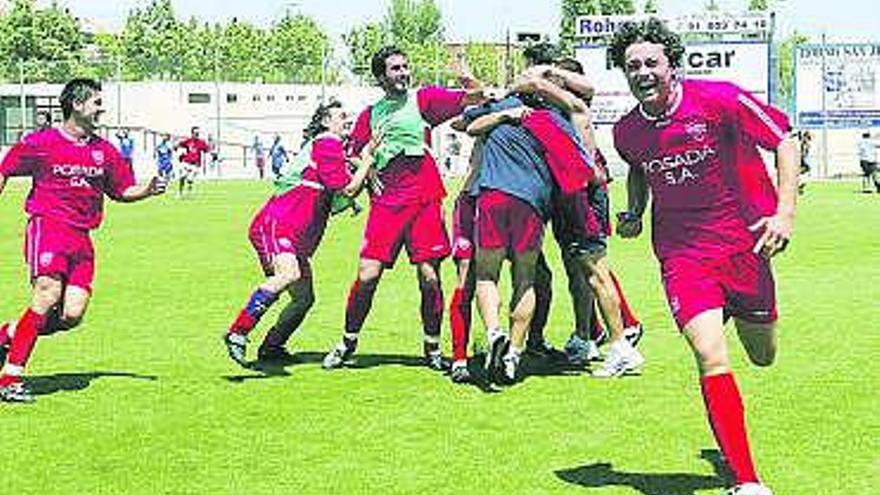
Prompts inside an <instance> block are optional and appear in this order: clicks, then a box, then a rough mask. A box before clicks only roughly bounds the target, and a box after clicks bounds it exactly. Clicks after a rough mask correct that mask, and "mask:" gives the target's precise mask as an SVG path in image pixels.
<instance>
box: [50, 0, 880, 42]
mask: <svg viewBox="0 0 880 495" xmlns="http://www.w3.org/2000/svg"><path fill="white" fill-rule="evenodd" d="M47 1H48V0H47ZM437 2H438V4H439V5H440V8H441V10H442V11H443V15H444V25H445V26H446V32H447V38H448V39H451V40H455V41H465V40H469V39H470V40H501V39H503V36H504V32H505V31H506V30H507V29H510V30H511V32H517V31H530V32H531V31H538V32H549V31H555V29H556V26H558V23H559V18H558V15H559V13H558V11H559V3H560V1H559V0H437ZM642 2H643V0H636V3H637V5H641V3H642ZM707 2H708V0H697V1H686V0H659V3H660V8H661V11H662V12H663V13H664V14H667V15H679V14H684V13H692V12H694V10H695V9H694V7H693V6H694V5H702V4H704V3H707ZM58 3H59V4H61V5H64V6H67V7H68V8H70V10H71V11H72V12H73V13H74V14H75V15H77V16H82V17H88V18H91V19H94V20H95V21H97V22H98V23H99V24H100V25H102V26H105V27H107V28H110V29H118V28H119V27H120V26H121V25H122V24H123V22H124V20H125V17H126V15H127V13H128V11H129V10H130V9H131V8H133V7H136V6H138V5H145V4H147V3H149V2H148V0H88V1H83V0H58ZM387 3H388V2H387V1H386V0H298V1H292V0H246V1H243V0H173V4H174V7H175V10H176V11H177V13H178V15H179V16H182V17H186V18H188V17H190V16H196V17H199V18H201V19H205V20H209V21H221V20H226V19H229V18H231V17H233V16H235V17H238V18H239V19H246V20H249V21H251V22H254V23H257V24H260V25H267V24H268V23H269V22H271V20H272V19H273V18H277V17H278V16H280V15H282V14H283V13H284V11H285V10H286V9H290V10H291V11H301V12H303V13H305V14H308V15H311V16H313V17H314V18H316V19H317V20H318V22H320V23H321V24H322V25H323V26H324V27H325V28H326V29H328V30H329V31H330V32H331V33H333V34H334V35H340V34H342V33H344V32H346V31H347V30H348V29H349V28H350V27H352V26H354V25H357V24H360V23H362V22H364V21H365V20H378V19H380V18H381V17H382V16H383V14H384V12H385V10H386V6H387ZM718 3H719V4H720V5H721V7H722V9H724V10H727V11H730V12H739V11H742V10H744V9H745V6H746V5H747V3H748V2H747V0H737V1H733V0H718ZM771 3H772V4H773V5H775V10H776V11H777V13H778V15H777V22H778V24H777V25H778V27H779V30H780V32H781V33H783V34H785V33H788V32H790V31H791V29H797V30H798V31H801V32H804V33H806V34H808V35H810V36H811V37H812V38H813V39H814V40H816V41H818V39H819V37H820V36H821V34H822V32H823V31H824V32H825V33H826V34H827V37H828V40H829V41H841V42H842V41H880V16H878V15H877V13H878V10H877V6H876V5H877V3H876V0H836V1H834V2H828V1H827V0H781V1H778V0H777V1H775V2H774V1H773V0H771Z"/></svg>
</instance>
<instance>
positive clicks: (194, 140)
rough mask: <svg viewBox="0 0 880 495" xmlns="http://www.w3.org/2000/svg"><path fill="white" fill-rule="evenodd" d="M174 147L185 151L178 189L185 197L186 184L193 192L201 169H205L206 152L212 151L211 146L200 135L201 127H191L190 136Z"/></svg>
mask: <svg viewBox="0 0 880 495" xmlns="http://www.w3.org/2000/svg"><path fill="white" fill-rule="evenodd" d="M174 148H175V149H182V150H183V153H182V154H181V155H180V165H181V169H180V174H179V178H178V189H177V195H178V196H179V197H183V191H184V186H186V190H187V191H189V192H190V194H192V190H193V183H194V182H195V180H196V176H197V175H198V174H199V171H201V170H203V169H204V166H205V154H207V153H208V151H210V149H211V147H210V146H208V143H207V142H205V140H204V139H202V138H200V137H199V128H198V127H193V128H192V129H190V136H189V137H188V138H186V139H182V140H181V141H180V142H178V143H177V145H175V146H174Z"/></svg>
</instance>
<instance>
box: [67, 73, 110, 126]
mask: <svg viewBox="0 0 880 495" xmlns="http://www.w3.org/2000/svg"><path fill="white" fill-rule="evenodd" d="M99 91H101V83H99V82H98V81H96V80H94V79H86V78H76V79H71V80H70V81H69V82H68V83H67V84H65V85H64V88H63V89H62V90H61V96H59V97H58V99H59V100H60V101H61V114H62V115H63V116H64V119H65V120H66V119H68V118H70V116H71V115H72V114H73V105H74V104H76V103H83V102H84V101H86V100H88V99H89V98H91V97H92V95H93V94H95V93H97V92H99Z"/></svg>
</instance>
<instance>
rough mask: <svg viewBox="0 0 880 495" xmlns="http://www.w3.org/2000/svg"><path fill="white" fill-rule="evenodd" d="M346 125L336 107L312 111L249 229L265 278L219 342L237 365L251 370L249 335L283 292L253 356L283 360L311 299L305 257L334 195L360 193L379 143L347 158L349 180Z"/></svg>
mask: <svg viewBox="0 0 880 495" xmlns="http://www.w3.org/2000/svg"><path fill="white" fill-rule="evenodd" d="M348 125H349V119H348V116H347V115H346V113H345V112H344V111H343V109H342V104H341V103H339V102H338V101H333V102H330V103H328V104H326V105H320V106H318V109H317V110H316V111H315V113H314V115H313V116H312V119H311V122H310V124H309V126H308V127H307V128H306V130H305V132H304V134H305V138H306V142H305V144H304V145H303V147H302V149H301V150H300V152H299V153H298V154H297V155H296V157H295V158H294V160H293V161H292V162H291V164H290V165H285V166H283V167H282V168H281V169H280V170H279V171H278V175H277V177H276V179H275V185H276V191H275V194H274V195H273V196H272V197H271V198H270V199H269V200H268V201H267V202H266V204H265V205H263V207H262V208H261V209H260V211H259V212H258V213H257V215H256V216H255V217H254V220H253V222H252V223H251V227H250V240H251V244H253V246H254V249H255V250H256V252H257V256H258V258H259V259H260V264H261V265H262V267H263V272H264V273H265V274H266V280H265V281H263V283H261V284H260V285H259V286H258V287H257V288H256V290H254V292H253V293H252V294H251V296H250V298H249V299H248V302H247V304H246V305H245V306H244V308H242V310H241V311H240V312H239V313H238V317H237V318H236V319H235V321H234V322H233V323H232V325H231V326H230V328H229V331H228V332H227V333H226V334H225V335H224V336H223V342H224V343H225V345H226V350H227V352H228V354H229V357H230V358H232V360H233V361H235V362H236V363H238V364H240V365H241V366H244V367H248V366H249V364H248V362H247V359H246V346H247V343H248V337H247V336H248V334H249V333H250V331H251V330H252V329H253V328H254V327H255V326H256V325H257V323H258V322H259V321H260V318H261V317H262V316H263V313H265V312H266V311H267V310H268V309H269V308H270V307H271V306H272V304H274V303H275V301H277V300H278V296H279V294H281V292H283V291H285V290H286V291H287V292H288V293H289V294H290V297H291V301H290V303H288V304H287V306H286V307H285V308H284V309H283V310H282V311H281V315H280V316H279V318H278V322H277V323H276V324H275V326H273V327H272V328H271V329H270V330H269V332H268V333H267V334H266V337H265V339H264V340H263V343H262V345H261V346H260V349H259V351H258V356H259V358H260V359H261V360H269V359H279V358H284V357H286V356H287V355H288V354H287V351H286V350H285V348H284V344H285V343H286V342H287V339H288V338H290V335H291V334H292V333H293V332H294V331H295V330H296V329H297V327H299V324H300V323H301V322H302V321H303V319H304V318H305V316H306V313H307V312H308V310H309V309H310V308H311V306H312V304H313V303H314V301H315V295H314V288H313V284H312V270H311V264H310V262H309V258H310V257H311V256H312V254H313V253H314V252H315V249H317V247H318V243H319V242H320V241H321V237H322V236H323V234H324V229H325V227H326V225H327V219H328V218H329V217H330V214H331V206H332V202H333V196H334V195H336V194H342V195H344V196H347V197H353V196H354V195H356V194H357V193H358V192H360V189H361V186H362V184H363V182H364V179H365V178H366V176H367V172H368V171H369V170H370V166H371V165H372V163H373V158H372V152H373V151H374V149H375V147H376V145H377V144H378V141H377V140H373V141H371V143H370V144H368V145H367V146H366V147H365V148H364V150H363V152H362V156H363V159H357V158H355V159H352V160H353V161H355V162H357V163H358V168H357V171H356V172H355V173H354V174H352V173H351V172H350V171H349V169H348V163H347V160H348V158H347V157H346V156H345V153H344V152H343V139H344V138H345V137H346V135H347V134H348Z"/></svg>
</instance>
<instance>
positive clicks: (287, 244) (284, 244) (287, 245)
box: [278, 237, 293, 249]
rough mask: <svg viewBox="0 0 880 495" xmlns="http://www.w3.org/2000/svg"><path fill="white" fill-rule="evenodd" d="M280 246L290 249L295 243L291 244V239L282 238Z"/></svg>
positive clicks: (279, 240)
mask: <svg viewBox="0 0 880 495" xmlns="http://www.w3.org/2000/svg"><path fill="white" fill-rule="evenodd" d="M278 244H281V247H283V248H288V249H289V248H290V247H291V246H292V245H293V243H292V242H290V239H288V238H287V237H282V238H281V239H278Z"/></svg>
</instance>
